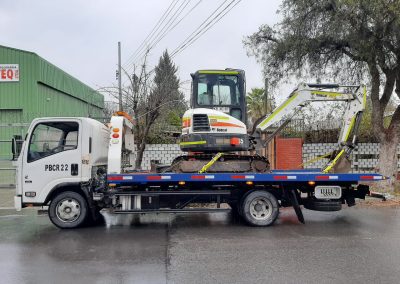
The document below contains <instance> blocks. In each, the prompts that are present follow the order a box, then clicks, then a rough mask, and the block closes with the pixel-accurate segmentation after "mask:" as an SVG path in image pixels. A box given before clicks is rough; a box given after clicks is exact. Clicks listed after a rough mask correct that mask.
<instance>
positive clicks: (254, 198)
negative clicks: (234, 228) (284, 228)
mask: <svg viewBox="0 0 400 284" xmlns="http://www.w3.org/2000/svg"><path fill="white" fill-rule="evenodd" d="M241 207H242V214H241V215H242V217H243V218H244V220H245V221H246V222H247V223H248V224H250V225H252V226H269V225H271V224H273V223H274V222H275V220H276V219H277V218H278V214H279V204H278V200H277V199H276V197H275V196H274V195H273V194H271V193H269V192H267V191H263V190H256V191H253V192H251V193H249V194H248V195H246V196H245V197H244V200H243V201H242V206H241Z"/></svg>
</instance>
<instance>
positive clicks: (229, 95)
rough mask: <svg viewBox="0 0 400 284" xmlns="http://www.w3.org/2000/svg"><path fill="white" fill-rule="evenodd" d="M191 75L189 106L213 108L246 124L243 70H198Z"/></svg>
mask: <svg viewBox="0 0 400 284" xmlns="http://www.w3.org/2000/svg"><path fill="white" fill-rule="evenodd" d="M191 76H192V79H193V83H192V96H191V108H193V109H197V108H208V109H214V110H217V111H221V112H223V113H226V114H228V115H230V116H232V117H234V118H236V119H238V120H240V121H242V122H243V123H244V124H247V110H246V94H245V92H246V88H245V82H246V80H245V74H244V71H243V70H239V69H225V70H199V71H197V72H195V73H192V74H191Z"/></svg>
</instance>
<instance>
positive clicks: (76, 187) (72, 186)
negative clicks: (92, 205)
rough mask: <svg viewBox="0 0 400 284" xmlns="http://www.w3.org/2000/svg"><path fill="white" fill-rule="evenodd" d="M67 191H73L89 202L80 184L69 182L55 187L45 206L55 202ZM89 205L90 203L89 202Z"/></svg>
mask: <svg viewBox="0 0 400 284" xmlns="http://www.w3.org/2000/svg"><path fill="white" fill-rule="evenodd" d="M65 191H73V192H76V193H78V194H80V195H82V197H83V198H85V200H86V202H88V194H87V192H85V191H84V190H83V189H82V186H81V184H80V183H79V182H67V183H60V184H58V185H56V186H55V187H53V188H52V189H51V190H50V192H49V194H48V195H47V197H46V199H45V201H44V204H46V205H47V204H48V203H49V202H51V200H53V199H54V198H55V197H56V196H57V195H58V194H60V193H62V192H65ZM88 205H89V202H88Z"/></svg>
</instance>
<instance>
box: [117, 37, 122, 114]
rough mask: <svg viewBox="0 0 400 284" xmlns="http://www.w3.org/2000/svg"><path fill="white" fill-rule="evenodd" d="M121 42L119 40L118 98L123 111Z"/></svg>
mask: <svg viewBox="0 0 400 284" xmlns="http://www.w3.org/2000/svg"><path fill="white" fill-rule="evenodd" d="M121 77H122V73H121V42H120V41H119V42H118V94H119V96H118V100H119V111H123V109H122V86H121Z"/></svg>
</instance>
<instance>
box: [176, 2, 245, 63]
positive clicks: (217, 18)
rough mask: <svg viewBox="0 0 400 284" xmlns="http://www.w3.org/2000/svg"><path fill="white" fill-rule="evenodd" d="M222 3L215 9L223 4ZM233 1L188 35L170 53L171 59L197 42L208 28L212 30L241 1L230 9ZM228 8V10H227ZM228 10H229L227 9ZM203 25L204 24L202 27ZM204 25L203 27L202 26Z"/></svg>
mask: <svg viewBox="0 0 400 284" xmlns="http://www.w3.org/2000/svg"><path fill="white" fill-rule="evenodd" d="M225 2H226V1H224V2H223V3H222V4H221V5H220V6H219V7H218V8H217V9H216V11H218V9H219V8H220V7H221V6H222V5H223V4H224V3H225ZM234 2H235V0H232V1H231V2H230V3H229V4H228V5H226V6H225V7H224V8H223V9H222V10H221V11H220V12H219V13H218V14H217V15H216V16H214V18H212V19H211V20H210V21H208V22H207V23H206V21H207V20H208V19H210V17H212V15H213V14H215V13H216V11H214V12H213V14H211V15H210V16H209V17H208V18H207V19H206V20H205V21H204V22H203V23H202V24H201V25H200V26H199V27H198V28H197V29H196V30H195V31H194V32H193V33H192V34H190V35H189V36H188V37H187V38H186V39H185V40H184V41H183V42H182V43H181V44H180V45H179V46H178V47H177V48H175V49H174V50H173V51H172V53H171V58H173V57H175V56H176V55H177V54H179V53H181V52H182V51H183V50H185V49H186V48H188V47H189V46H190V45H192V44H193V43H194V42H195V41H197V40H198V39H199V38H200V37H201V36H202V35H203V34H205V33H206V32H207V31H208V30H209V29H210V28H212V27H213V26H214V25H215V24H216V23H218V22H219V21H220V20H221V19H222V18H223V17H224V16H225V15H226V14H227V13H229V12H230V11H231V10H232V9H233V8H234V7H235V6H236V5H238V4H239V3H240V2H241V0H238V1H237V2H236V3H235V4H234V5H233V6H232V7H230V6H231V5H232V4H233V3H234ZM229 7H230V8H229ZM228 8H229V9H228ZM204 23H206V24H205V25H204ZM203 25H204V26H203ZM193 34H194V35H193Z"/></svg>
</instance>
